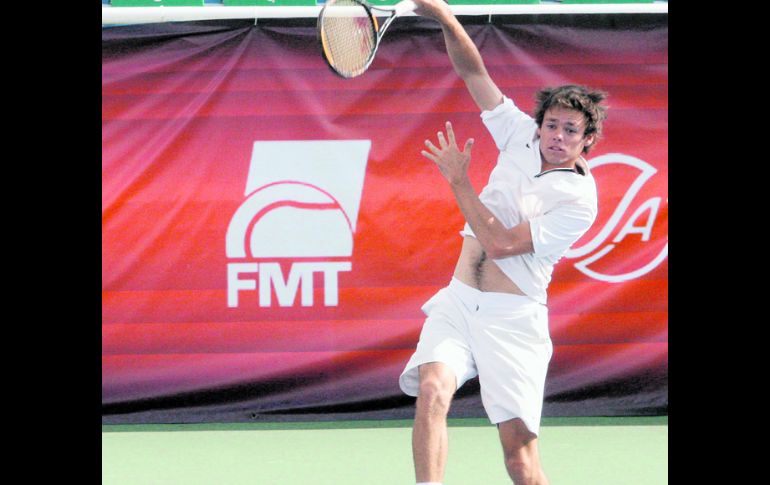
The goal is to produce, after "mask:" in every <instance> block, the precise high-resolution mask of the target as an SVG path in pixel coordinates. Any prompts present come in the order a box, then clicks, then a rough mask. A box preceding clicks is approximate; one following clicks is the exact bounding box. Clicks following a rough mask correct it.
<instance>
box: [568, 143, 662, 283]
mask: <svg viewBox="0 0 770 485" xmlns="http://www.w3.org/2000/svg"><path fill="white" fill-rule="evenodd" d="M616 164H617V165H621V166H625V167H626V168H628V167H630V168H631V169H632V170H631V171H632V172H634V171H636V177H634V179H633V181H632V182H631V185H630V186H628V188H627V189H626V190H625V193H624V194H623V196H622V198H621V199H620V201H619V202H618V204H617V206H616V207H615V210H614V211H613V212H612V214H611V215H610V216H609V219H607V220H606V222H605V223H604V225H603V226H601V229H600V230H599V231H598V232H597V233H596V234H595V235H594V236H593V237H592V238H591V239H590V240H589V241H587V242H586V243H584V244H582V245H581V246H580V247H575V248H571V249H569V250H568V251H567V252H566V253H565V256H566V257H567V258H582V259H580V260H578V261H577V262H576V263H575V268H577V269H578V270H579V271H581V272H582V273H584V274H585V275H587V276H590V277H591V278H594V279H596V280H599V281H605V282H608V283H622V282H624V281H628V280H632V279H635V278H639V277H640V276H642V275H645V274H647V273H649V272H650V271H652V270H653V269H655V268H657V267H658V266H659V265H660V264H661V263H662V262H663V261H665V259H666V258H667V257H668V235H667V231H666V233H663V234H661V232H663V231H662V230H656V222H658V220H657V215H658V212H659V210H660V208H661V202H662V201H663V198H662V197H659V196H655V197H650V198H648V199H647V200H645V201H643V202H642V203H641V204H639V205H638V206H637V207H636V209H635V210H634V211H633V213H631V215H630V216H628V215H627V212H628V211H629V208H631V207H632V202H634V201H635V199H637V198H638V196H639V194H640V193H641V192H642V189H643V188H644V187H645V185H646V184H647V183H648V181H650V179H651V178H652V177H653V176H654V175H655V174H656V173H657V172H658V170H657V169H656V168H655V167H653V166H652V165H650V164H649V163H647V162H645V161H644V160H640V159H638V158H635V157H632V156H629V155H624V154H621V153H609V154H606V155H602V156H600V157H597V158H594V159H592V160H591V161H589V162H588V165H589V167H590V168H591V170H592V171H593V172H594V176H596V175H597V172H596V171H595V170H596V169H597V168H599V167H601V166H610V165H616ZM652 187H653V188H654V187H655V186H654V185H653V186H652ZM666 203H668V199H666ZM600 204H601V202H600ZM624 220H625V222H624V223H623V224H622V225H621V224H620V223H621V222H623V221H624ZM618 227H620V229H619V230H617V232H616V229H617V228H618ZM613 234H614V237H612V238H611V236H613ZM655 234H657V237H654V236H655ZM621 245H624V246H621ZM619 248H620V249H619ZM616 253H617V254H616ZM618 260H620V261H622V264H619V263H618ZM608 261H609V262H608ZM613 262H614V263H613ZM613 267H614V268H615V270H614V271H610V269H612V268H613ZM618 268H619V269H618Z"/></svg>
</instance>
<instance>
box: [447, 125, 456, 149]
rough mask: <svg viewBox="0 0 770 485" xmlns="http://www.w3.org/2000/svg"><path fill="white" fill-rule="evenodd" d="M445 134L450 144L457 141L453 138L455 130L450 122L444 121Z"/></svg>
mask: <svg viewBox="0 0 770 485" xmlns="http://www.w3.org/2000/svg"><path fill="white" fill-rule="evenodd" d="M446 136H447V138H449V143H451V144H452V145H455V146H456V145H457V141H456V140H455V131H454V130H453V129H452V123H450V122H448V121H447V122H446Z"/></svg>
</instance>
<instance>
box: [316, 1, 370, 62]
mask: <svg viewBox="0 0 770 485" xmlns="http://www.w3.org/2000/svg"><path fill="white" fill-rule="evenodd" d="M321 35H322V36H323V47H324V54H325V55H326V58H327V60H328V61H329V64H331V65H332V67H333V68H334V69H335V70H336V71H337V72H339V73H340V74H342V75H343V76H345V77H352V76H355V75H358V74H360V73H361V72H363V71H364V69H365V68H366V66H367V63H368V62H369V59H370V57H371V56H372V54H373V53H374V50H375V47H376V46H377V31H376V27H375V23H374V20H373V19H372V17H371V16H370V15H369V12H368V11H367V10H366V9H365V8H364V7H363V6H362V5H360V4H358V3H356V2H353V1H351V0H338V1H336V2H334V3H333V4H329V5H327V6H326V7H325V11H324V16H323V19H322V23H321Z"/></svg>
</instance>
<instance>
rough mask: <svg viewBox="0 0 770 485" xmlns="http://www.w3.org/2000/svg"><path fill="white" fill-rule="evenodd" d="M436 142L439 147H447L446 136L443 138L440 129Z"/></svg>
mask: <svg viewBox="0 0 770 485" xmlns="http://www.w3.org/2000/svg"><path fill="white" fill-rule="evenodd" d="M438 143H439V145H440V146H441V148H446V147H447V143H446V138H444V133H442V132H440V131H439V132H438Z"/></svg>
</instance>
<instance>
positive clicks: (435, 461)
mask: <svg viewBox="0 0 770 485" xmlns="http://www.w3.org/2000/svg"><path fill="white" fill-rule="evenodd" d="M419 373H420V388H419V389H420V390H419V394H418V395H417V403H416V405H415V416H414V428H413V430H412V453H413V456H414V470H415V476H416V478H417V482H441V481H443V479H444V468H445V466H446V457H447V450H448V438H447V423H446V418H447V414H448V413H449V406H450V404H451V402H452V396H453V395H454V393H455V390H456V387H457V379H456V377H455V375H454V372H452V370H451V369H450V368H449V366H447V365H446V364H442V363H440V362H431V363H428V364H423V365H421V366H420V367H419Z"/></svg>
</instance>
